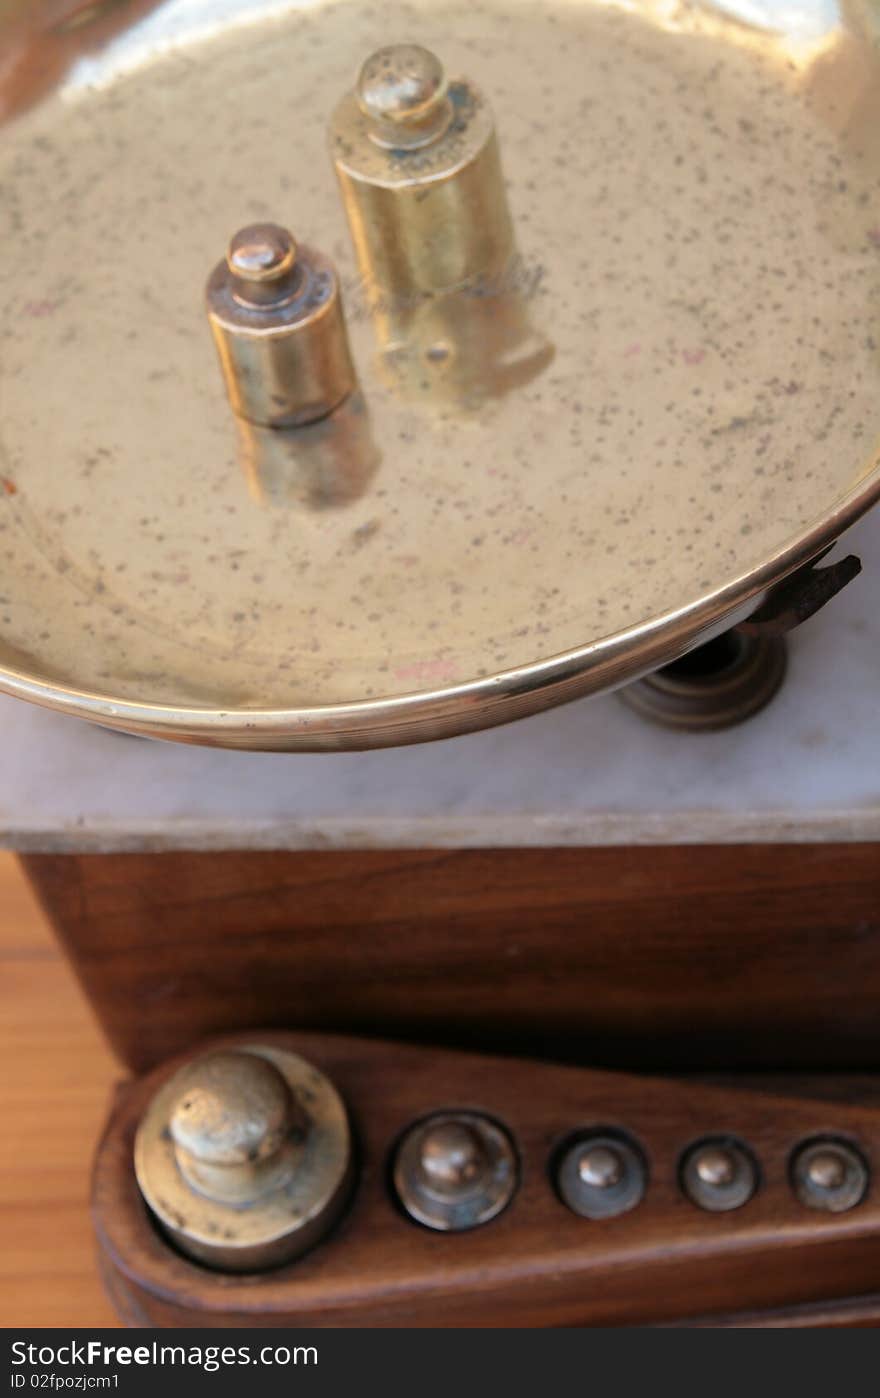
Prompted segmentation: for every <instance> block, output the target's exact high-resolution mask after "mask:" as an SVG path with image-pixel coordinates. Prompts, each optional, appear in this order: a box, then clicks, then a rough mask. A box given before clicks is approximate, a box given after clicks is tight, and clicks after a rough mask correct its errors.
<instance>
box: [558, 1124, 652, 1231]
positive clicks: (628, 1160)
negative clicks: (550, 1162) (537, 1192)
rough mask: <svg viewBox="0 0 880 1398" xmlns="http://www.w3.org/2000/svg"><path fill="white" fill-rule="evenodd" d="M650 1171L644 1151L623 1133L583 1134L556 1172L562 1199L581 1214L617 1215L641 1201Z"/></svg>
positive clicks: (590, 1215) (592, 1215)
mask: <svg viewBox="0 0 880 1398" xmlns="http://www.w3.org/2000/svg"><path fill="white" fill-rule="evenodd" d="M647 1182H648V1172H647V1169H646V1167H645V1162H644V1159H643V1157H642V1154H641V1152H640V1151H639V1150H638V1149H637V1147H636V1146H635V1145H633V1144H632V1143H630V1142H629V1141H627V1140H626V1139H625V1138H624V1137H622V1136H611V1135H595V1136H586V1137H583V1136H582V1137H580V1138H579V1139H578V1140H577V1141H575V1142H574V1143H573V1144H572V1145H570V1146H568V1148H567V1149H566V1150H565V1152H564V1153H563V1155H562V1157H561V1159H560V1162H559V1166H558V1170H557V1175H556V1183H557V1188H558V1189H559V1193H560V1195H561V1197H562V1200H563V1203H565V1204H567V1205H568V1207H569V1208H570V1209H571V1210H572V1211H573V1212H574V1213H576V1214H580V1216H581V1218H593V1219H599V1218H614V1217H615V1215H617V1214H623V1213H627V1212H628V1210H630V1209H634V1208H635V1207H636V1205H637V1204H639V1203H641V1201H642V1198H643V1197H644V1193H645V1189H646V1187H647Z"/></svg>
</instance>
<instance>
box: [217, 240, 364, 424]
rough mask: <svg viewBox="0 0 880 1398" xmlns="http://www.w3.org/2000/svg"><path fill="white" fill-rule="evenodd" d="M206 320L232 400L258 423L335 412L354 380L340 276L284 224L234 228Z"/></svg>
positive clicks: (292, 421) (305, 419) (304, 420)
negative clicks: (299, 241)
mask: <svg viewBox="0 0 880 1398" xmlns="http://www.w3.org/2000/svg"><path fill="white" fill-rule="evenodd" d="M206 297H207V309H208V319H209V321H210V324H211V330H212V332H213V335H214V341H215V344H216V346H217V352H218V354H219V356H220V365H221V368H222V370H223V377H224V379H225V381H226V389H227V393H228V395H229V401H230V403H231V405H232V407H233V409H234V411H235V412H236V413H237V414H238V416H239V417H242V418H245V419H246V420H247V421H248V422H252V423H254V424H255V425H256V426H260V427H301V426H304V425H306V424H307V423H311V422H316V421H318V420H319V419H321V418H324V417H327V416H328V415H329V414H330V413H331V412H333V410H334V408H337V407H338V406H339V405H340V403H342V402H343V401H344V400H345V399H346V398H347V397H348V395H349V394H350V393H351V391H352V389H353V388H354V386H355V382H356V379H355V371H354V366H353V364H352V359H351V352H350V349H349V344H348V334H347V331H346V326H345V317H344V314H343V309H342V301H341V299H340V294H339V282H338V279H337V276H336V271H335V269H334V267H333V264H332V263H331V262H330V260H329V259H328V258H326V257H324V255H323V254H322V253H320V252H318V251H316V250H315V249H314V248H310V247H305V246H302V245H297V243H296V241H295V240H294V238H293V236H292V235H291V234H290V233H289V232H288V231H287V229H286V228H281V227H279V226H278V225H277V224H274V223H258V224H252V225H250V226H249V227H247V228H242V229H240V230H239V232H238V233H236V234H235V236H234V237H233V239H232V241H231V242H230V244H229V249H228V252H227V254H226V257H225V259H224V260H223V261H222V262H220V263H219V264H218V266H217V267H215V269H214V271H213V272H212V273H211V276H210V278H209V280H208V286H207V293H206Z"/></svg>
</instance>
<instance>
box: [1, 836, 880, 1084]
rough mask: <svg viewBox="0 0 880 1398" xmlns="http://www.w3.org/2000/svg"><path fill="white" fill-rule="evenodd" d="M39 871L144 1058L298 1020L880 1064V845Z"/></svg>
mask: <svg viewBox="0 0 880 1398" xmlns="http://www.w3.org/2000/svg"><path fill="white" fill-rule="evenodd" d="M25 865H26V868H27V869H28V872H29V874H30V877H31V878H32V880H33V881H34V884H35V886H36V888H37V890H38V892H39V895H40V897H41V898H42V900H43V903H44V906H45V907H46V909H47V911H48V912H49V914H50V916H51V917H52V920H53V923H54V925H55V927H56V930H57V932H58V935H59V937H60V939H61V941H62V943H63V944H64V945H66V947H67V950H68V954H69V955H70V958H71V961H72V962H73V964H74V966H75V967H76V970H77V974H78V975H79V977H80V979H81V981H82V983H83V986H84V988H85V989H86V991H87V993H88V995H89V997H90V998H91V1001H92V1003H93V1005H94V1007H95V1012H96V1014H97V1015H98V1018H99V1019H100V1021H101V1022H102V1023H103V1025H104V1027H105V1030H106V1032H107V1034H108V1037H109V1038H110V1041H111V1043H113V1045H114V1046H115V1048H116V1051H117V1053H118V1054H119V1056H120V1059H121V1060H122V1061H124V1062H126V1063H127V1064H128V1065H129V1066H130V1067H131V1068H133V1069H134V1070H135V1071H137V1072H142V1071H144V1070H145V1069H148V1068H151V1067H153V1066H155V1064H157V1063H161V1062H162V1061H163V1059H166V1058H168V1057H170V1056H171V1055H172V1054H175V1053H179V1052H180V1051H181V1050H182V1049H187V1048H189V1047H191V1046H192V1045H194V1044H197V1043H198V1042H199V1041H200V1040H202V1039H205V1038H207V1037H209V1036H210V1035H212V1034H218V1033H228V1032H234V1031H235V1030H239V1029H251V1028H260V1029H268V1028H278V1029H289V1028H294V1027H295V1028H297V1029H311V1030H317V1031H329V1032H332V1033H349V1034H365V1035H373V1036H377V1037H383V1038H394V1039H408V1040H412V1041H422V1042H429V1043H442V1044H446V1045H448V1046H449V1047H458V1048H478V1049H480V1050H483V1051H485V1052H488V1053H499V1052H501V1053H519V1054H523V1055H527V1056H528V1055H531V1056H533V1057H543V1058H559V1059H564V1060H568V1061H571V1062H580V1063H586V1064H590V1065H591V1066H595V1067H610V1068H625V1069H631V1070H634V1071H636V1072H643V1071H645V1070H646V1069H655V1070H658V1069H659V1070H674V1071H678V1070H685V1071H690V1072H693V1071H703V1070H708V1069H731V1070H737V1071H741V1070H744V1069H752V1068H754V1069H759V1070H767V1069H771V1068H784V1069H795V1068H802V1069H810V1070H813V1069H818V1070H824V1071H828V1070H834V1069H844V1070H846V1071H859V1070H862V1069H866V1068H876V1067H880V1016H878V1014H877V1003H878V993H880V850H878V847H877V846H876V845H817V846H810V847H806V848H805V847H799V846H797V845H777V846H773V845H744V846H714V847H713V846H707V847H701V848H699V849H689V848H686V847H670V848H657V849H647V848H619V849H521V850H445V851H444V850H415V851H413V850H408V851H407V850H404V851H376V850H363V851H325V852H311V853H271V852H269V853H266V852H260V853H246V852H235V851H229V852H225V853H214V854H185V853H174V854H111V855H33V856H30V857H29V858H28V859H26V860H25Z"/></svg>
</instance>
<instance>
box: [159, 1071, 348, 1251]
mask: <svg viewBox="0 0 880 1398" xmlns="http://www.w3.org/2000/svg"><path fill="white" fill-rule="evenodd" d="M135 1171H136V1174H137V1181H138V1185H139V1186H140V1191H141V1194H142V1195H143V1197H144V1200H145V1201H146V1203H147V1205H148V1206H149V1208H150V1210H151V1212H152V1214H153V1216H154V1218H155V1219H156V1222H157V1223H158V1224H159V1226H160V1228H161V1229H162V1231H163V1232H164V1233H165V1234H166V1235H167V1236H168V1238H169V1239H170V1240H171V1242H172V1243H174V1245H175V1246H176V1247H177V1248H178V1249H179V1250H180V1251H181V1252H184V1253H186V1254H187V1255H188V1256H189V1257H192V1258H194V1259H195V1260H196V1261H198V1262H201V1263H204V1264H206V1265H207V1266H209V1267H214V1268H216V1269H218V1270H220V1271H227V1272H256V1271H262V1270H264V1269H266V1268H269V1267H276V1266H280V1265H281V1264H282V1263H284V1262H290V1261H291V1260H292V1259H293V1258H295V1257H299V1256H300V1255H301V1254H302V1253H304V1252H306V1251H307V1250H308V1249H309V1248H311V1247H313V1246H314V1245H315V1244H316V1243H317V1242H319V1241H320V1239H321V1238H322V1237H323V1236H324V1235H325V1234H326V1233H327V1232H328V1231H329V1230H330V1229H331V1228H332V1226H333V1224H334V1223H335V1222H336V1220H337V1218H338V1217H339V1214H340V1213H341V1211H342V1209H343V1207H344V1205H345V1203H346V1200H347V1198H348V1194H349V1192H350V1188H351V1183H352V1161H351V1136H350V1132H349V1125H348V1117H347V1113H346V1110H345V1106H344V1104H343V1102H342V1099H341V1098H340V1096H339V1094H338V1093H337V1091H336V1089H335V1088H334V1086H333V1084H332V1083H331V1082H330V1081H329V1080H328V1079H327V1078H326V1077H325V1076H324V1074H323V1073H321V1072H319V1071H318V1069H317V1068H314V1067H313V1066H312V1065H311V1064H310V1063H307V1062H306V1061H305V1060H304V1059H302V1058H300V1057H298V1056H297V1055H296V1054H294V1053H289V1052H286V1051H284V1050H281V1049H276V1048H268V1047H263V1046H261V1045H259V1044H255V1045H248V1046H247V1047H246V1048H244V1049H240V1048H236V1049H234V1050H221V1051H218V1052H215V1053H208V1054H204V1055H202V1056H201V1057H198V1058H195V1059H193V1060H192V1061H190V1062H189V1063H187V1064H186V1065H185V1066H184V1067H183V1068H181V1069H179V1070H178V1072H177V1073H175V1074H174V1075H173V1076H172V1077H171V1078H170V1079H169V1080H168V1081H167V1082H166V1083H165V1084H164V1085H163V1086H162V1087H161V1088H160V1089H159V1091H158V1093H157V1094H156V1096H155V1097H154V1098H153V1100H152V1102H151V1103H150V1105H149V1107H148V1108H147V1111H146V1112H145V1114H144V1117H143V1119H142V1121H141V1124H140V1127H139V1128H138V1133H137V1138H136V1141H135Z"/></svg>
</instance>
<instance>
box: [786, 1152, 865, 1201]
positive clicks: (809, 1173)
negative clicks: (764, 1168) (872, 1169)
mask: <svg viewBox="0 0 880 1398" xmlns="http://www.w3.org/2000/svg"><path fill="white" fill-rule="evenodd" d="M791 1181H792V1188H793V1189H794V1192H795V1194H796V1195H797V1197H798V1199H799V1200H800V1202H801V1203H802V1204H804V1205H805V1206H806V1207H807V1208H808V1209H824V1210H826V1211H827V1212H828V1213H833V1214H840V1213H846V1211H847V1210H848V1209H854V1208H855V1207H856V1205H857V1204H860V1203H861V1202H862V1200H863V1199H864V1197H865V1195H866V1194H867V1192H868V1182H869V1171H868V1166H867V1163H866V1161H865V1159H864V1157H863V1156H862V1154H861V1153H860V1152H859V1151H858V1150H857V1149H856V1148H855V1146H853V1145H850V1144H849V1142H847V1141H837V1140H832V1139H830V1138H819V1139H817V1140H814V1141H808V1142H807V1143H806V1144H805V1145H802V1146H800V1147H799V1148H798V1150H797V1151H796V1152H795V1154H794V1157H793V1159H792V1164H791Z"/></svg>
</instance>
